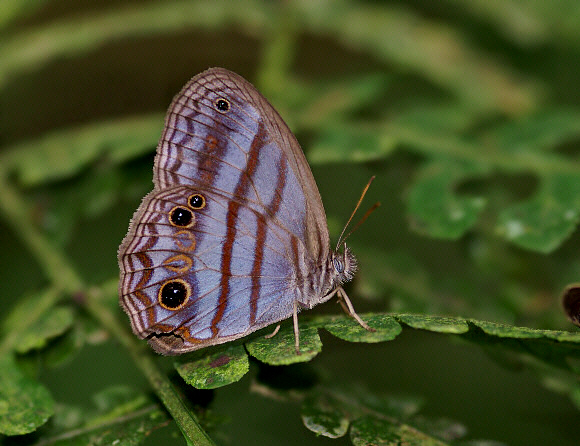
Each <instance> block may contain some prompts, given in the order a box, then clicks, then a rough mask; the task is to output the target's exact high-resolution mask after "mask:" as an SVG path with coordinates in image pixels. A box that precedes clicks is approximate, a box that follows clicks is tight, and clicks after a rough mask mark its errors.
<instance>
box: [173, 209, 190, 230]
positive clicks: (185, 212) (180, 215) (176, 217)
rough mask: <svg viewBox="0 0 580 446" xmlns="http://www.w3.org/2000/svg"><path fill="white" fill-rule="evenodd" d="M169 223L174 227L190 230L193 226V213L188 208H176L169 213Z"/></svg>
mask: <svg viewBox="0 0 580 446" xmlns="http://www.w3.org/2000/svg"><path fill="white" fill-rule="evenodd" d="M169 222H170V223H171V224H172V225H174V226H180V227H182V228H188V227H190V226H193V223H194V217H193V213H192V212H191V211H190V210H189V209H187V208H184V207H181V206H176V207H174V208H173V209H172V210H171V212H170V213H169Z"/></svg>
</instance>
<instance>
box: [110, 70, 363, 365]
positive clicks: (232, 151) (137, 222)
mask: <svg viewBox="0 0 580 446" xmlns="http://www.w3.org/2000/svg"><path fill="white" fill-rule="evenodd" d="M153 182H154V189H153V191H152V192H151V193H149V194H148V195H147V196H146V197H145V198H144V199H143V201H142V203H141V205H140V207H139V208H138V209H137V211H136V212H135V215H134V216H133V219H132V221H131V225H130V227H129V232H128V234H127V235H126V237H125V239H124V240H123V243H122V244H121V246H120V248H119V254H118V260H119V267H120V270H121V278H120V284H119V295H120V301H121V305H122V307H123V309H124V310H125V312H126V313H127V314H128V315H129V317H130V319H131V325H132V328H133V331H134V332H135V334H136V335H138V336H139V337H141V338H146V339H148V340H149V343H150V344H151V346H152V347H153V348H154V349H155V350H156V351H157V352H159V353H162V354H166V355H174V354H180V353H185V352H188V351H192V350H196V349H199V348H203V347H206V346H210V345H215V344H220V343H223V342H227V341H230V340H233V339H238V338H241V337H243V336H246V335H247V334H249V333H251V332H253V331H256V330H258V329H260V328H262V327H265V326H268V325H271V324H274V323H276V322H279V321H281V320H284V319H287V318H289V317H290V316H293V317H294V324H295V334H296V348H297V350H298V346H299V345H298V342H299V341H298V327H297V317H296V315H297V312H298V311H299V310H300V309H302V308H312V307H313V306H314V305H317V304H319V303H321V302H324V301H326V300H328V299H329V298H330V297H332V296H333V295H334V294H338V296H339V297H340V298H341V299H342V301H343V303H344V304H345V305H346V308H347V309H348V312H349V313H350V314H351V315H353V316H354V317H355V318H356V319H357V321H359V323H361V325H363V326H365V328H368V327H366V325H365V324H364V322H362V321H361V320H360V318H358V316H356V314H355V313H354V310H353V309H352V305H351V304H350V301H349V300H348V297H346V294H345V293H344V291H343V290H342V288H341V284H342V283H343V282H345V281H348V280H350V279H351V278H352V276H353V274H354V271H355V268H356V264H355V259H354V257H353V255H352V254H351V253H350V252H349V251H348V250H347V249H346V247H345V248H344V251H343V252H341V253H339V252H336V251H333V250H331V248H330V240H329V235H328V228H327V225H326V216H325V213H324V208H323V206H322V200H321V198H320V194H319V192H318V188H317V187H316V183H315V181H314V177H313V176H312V172H311V170H310V167H309V166H308V163H307V161H306V158H305V157H304V153H303V152H302V150H301V148H300V146H299V144H298V142H297V141H296V138H295V137H294V135H293V134H292V132H291V131H290V129H289V128H288V126H287V125H286V124H285V123H284V121H283V120H282V118H281V117H280V116H279V115H278V113H277V112H276V111H275V110H274V108H273V107H272V106H271V105H270V104H269V103H268V101H267V100H266V99H265V98H264V97H263V96H262V95H261V94H260V93H259V92H258V91H257V90H256V89H255V88H254V87H253V86H252V85H251V84H250V83H249V82H247V81H246V80H245V79H243V78H242V77H240V76H239V75H237V74H235V73H232V72H230V71H227V70H225V69H222V68H212V69H209V70H207V71H205V72H203V73H201V74H199V75H197V76H195V77H194V78H193V79H191V80H190V81H189V82H188V83H187V85H186V86H185V87H184V88H183V90H182V91H181V92H180V93H179V94H178V95H177V96H176V97H175V99H174V100H173V103H172V104H171V106H170V107H169V110H168V113H167V116H166V120H165V128H164V131H163V134H162V137H161V140H160V141H159V144H158V147H157V155H156V158H155V168H154V179H153Z"/></svg>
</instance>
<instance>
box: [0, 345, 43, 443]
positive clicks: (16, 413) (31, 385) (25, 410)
mask: <svg viewBox="0 0 580 446" xmlns="http://www.w3.org/2000/svg"><path fill="white" fill-rule="evenodd" d="M0 376H2V379H0V433H2V434H5V435H23V434H28V433H30V432H34V431H35V430H36V429H38V428H39V427H40V426H42V425H43V424H44V423H46V421H47V420H48V419H49V418H50V417H51V416H52V414H53V413H54V401H53V399H52V397H51V395H50V393H49V392H48V390H47V389H46V388H45V387H44V386H42V385H41V384H39V383H37V382H36V381H33V380H31V379H30V378H28V377H26V376H24V375H23V374H22V372H20V370H19V369H18V367H17V366H16V363H15V362H14V358H13V357H12V356H11V355H8V354H5V355H2V356H0Z"/></svg>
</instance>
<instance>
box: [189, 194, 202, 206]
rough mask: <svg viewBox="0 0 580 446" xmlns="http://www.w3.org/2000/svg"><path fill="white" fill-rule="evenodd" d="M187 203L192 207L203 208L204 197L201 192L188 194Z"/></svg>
mask: <svg viewBox="0 0 580 446" xmlns="http://www.w3.org/2000/svg"><path fill="white" fill-rule="evenodd" d="M187 204H189V207H191V208H192V209H203V208H204V207H205V197H204V196H203V195H201V194H193V195H190V196H189V198H188V199H187Z"/></svg>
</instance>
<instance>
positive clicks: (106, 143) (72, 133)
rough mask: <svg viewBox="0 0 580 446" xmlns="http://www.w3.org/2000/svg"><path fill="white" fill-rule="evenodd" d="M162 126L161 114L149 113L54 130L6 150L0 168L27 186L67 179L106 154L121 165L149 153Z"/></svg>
mask: <svg viewBox="0 0 580 446" xmlns="http://www.w3.org/2000/svg"><path fill="white" fill-rule="evenodd" d="M162 125H163V117H162V115H160V114H152V115H149V116H142V117H137V118H135V117H131V118H124V119H119V120H116V121H114V122H102V123H96V124H88V125H86V126H83V127H79V128H74V129H66V130H59V131H55V132H53V133H50V134H48V135H46V136H44V137H42V138H41V139H38V140H35V141H30V142H26V143H22V144H18V145H16V146H13V147H11V148H8V149H7V153H6V154H4V155H2V158H1V161H2V164H1V166H0V168H2V169H6V170H8V171H16V173H17V175H18V179H19V180H20V181H21V182H22V183H23V184H25V185H26V186H32V185H37V184H42V183H45V182H47V181H51V180H57V179H63V178H68V177H71V176H73V175H75V174H77V173H79V172H80V171H81V170H82V169H84V168H85V167H86V166H87V165H89V164H90V163H93V162H95V161H96V160H97V159H98V158H100V157H103V156H105V155H107V156H108V157H109V159H110V160H111V161H113V162H114V163H121V162H123V161H125V160H127V159H131V158H134V157H135V156H137V155H142V154H143V153H146V152H149V151H152V150H153V147H155V145H156V144H157V140H158V138H159V135H160V134H161V127H162Z"/></svg>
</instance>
